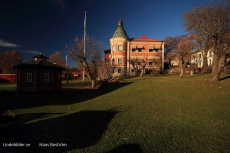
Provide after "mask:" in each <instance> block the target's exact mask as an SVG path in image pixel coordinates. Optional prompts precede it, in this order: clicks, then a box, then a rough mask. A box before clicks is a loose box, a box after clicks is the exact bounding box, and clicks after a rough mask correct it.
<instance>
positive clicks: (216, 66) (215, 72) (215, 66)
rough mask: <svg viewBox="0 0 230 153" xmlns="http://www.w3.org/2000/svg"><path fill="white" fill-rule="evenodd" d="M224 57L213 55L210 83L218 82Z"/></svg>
mask: <svg viewBox="0 0 230 153" xmlns="http://www.w3.org/2000/svg"><path fill="white" fill-rule="evenodd" d="M223 61H224V57H223V56H220V55H216V54H214V55H213V63H212V75H211V78H210V81H213V82H214V81H219V79H220V72H221V66H222V64H223Z"/></svg>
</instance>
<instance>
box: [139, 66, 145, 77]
mask: <svg viewBox="0 0 230 153" xmlns="http://www.w3.org/2000/svg"><path fill="white" fill-rule="evenodd" d="M144 74H145V64H144V65H142V67H141V73H140V77H143V76H144Z"/></svg>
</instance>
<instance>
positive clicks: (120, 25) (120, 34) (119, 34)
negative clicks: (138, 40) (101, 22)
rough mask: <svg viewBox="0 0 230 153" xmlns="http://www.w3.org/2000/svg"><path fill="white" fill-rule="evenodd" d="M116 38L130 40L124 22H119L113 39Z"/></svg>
mask: <svg viewBox="0 0 230 153" xmlns="http://www.w3.org/2000/svg"><path fill="white" fill-rule="evenodd" d="M115 37H124V38H129V37H128V35H127V33H126V31H125V29H124V27H123V22H122V20H121V19H120V20H119V21H118V27H117V29H116V31H115V32H114V34H113V37H112V38H115Z"/></svg>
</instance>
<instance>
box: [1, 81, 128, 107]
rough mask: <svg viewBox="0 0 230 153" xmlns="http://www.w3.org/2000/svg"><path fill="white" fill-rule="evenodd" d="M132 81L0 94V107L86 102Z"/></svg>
mask: <svg viewBox="0 0 230 153" xmlns="http://www.w3.org/2000/svg"><path fill="white" fill-rule="evenodd" d="M131 83H132V82H121V83H116V82H114V83H111V84H109V85H108V86H105V87H103V88H100V89H78V88H74V87H69V88H63V89H62V92H60V93H58V94H56V95H49V96H47V95H46V96H45V95H43V96H10V95H5V96H4V95H0V98H1V102H0V108H1V109H2V110H5V111H6V110H14V109H23V108H34V107H40V106H49V105H70V104H75V103H80V102H84V101H86V100H90V99H93V98H96V97H98V96H101V95H104V94H107V93H110V92H112V91H114V90H117V89H119V88H122V87H124V86H127V85H129V84H131Z"/></svg>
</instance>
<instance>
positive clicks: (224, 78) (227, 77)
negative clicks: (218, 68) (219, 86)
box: [220, 76, 230, 81]
mask: <svg viewBox="0 0 230 153" xmlns="http://www.w3.org/2000/svg"><path fill="white" fill-rule="evenodd" d="M229 78H230V76H226V77H223V78H221V79H220V81H221V80H226V79H229Z"/></svg>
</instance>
